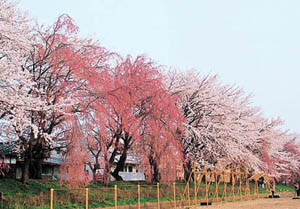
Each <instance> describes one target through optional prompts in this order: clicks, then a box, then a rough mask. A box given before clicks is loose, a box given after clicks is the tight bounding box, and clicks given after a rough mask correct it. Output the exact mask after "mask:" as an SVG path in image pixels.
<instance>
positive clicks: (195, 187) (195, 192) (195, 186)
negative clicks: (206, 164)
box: [193, 162, 197, 205]
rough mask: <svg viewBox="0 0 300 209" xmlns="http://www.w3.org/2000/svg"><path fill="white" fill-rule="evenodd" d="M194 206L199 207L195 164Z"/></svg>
mask: <svg viewBox="0 0 300 209" xmlns="http://www.w3.org/2000/svg"><path fill="white" fill-rule="evenodd" d="M193 171H194V204H195V205H197V175H196V166H195V162H194V168H193Z"/></svg>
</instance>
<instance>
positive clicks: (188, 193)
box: [187, 182, 191, 207]
mask: <svg viewBox="0 0 300 209" xmlns="http://www.w3.org/2000/svg"><path fill="white" fill-rule="evenodd" d="M187 195H188V203H189V207H191V198H190V182H188V184H187Z"/></svg>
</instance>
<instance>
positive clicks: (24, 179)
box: [21, 156, 30, 184]
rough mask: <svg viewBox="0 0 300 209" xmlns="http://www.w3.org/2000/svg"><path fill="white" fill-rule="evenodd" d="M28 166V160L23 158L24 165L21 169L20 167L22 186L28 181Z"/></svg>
mask: <svg viewBox="0 0 300 209" xmlns="http://www.w3.org/2000/svg"><path fill="white" fill-rule="evenodd" d="M29 165H30V160H29V158H28V157H27V156H26V157H24V164H23V167H22V178H21V182H22V183H23V184H27V183H28V179H29Z"/></svg>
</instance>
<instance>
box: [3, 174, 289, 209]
mask: <svg viewBox="0 0 300 209" xmlns="http://www.w3.org/2000/svg"><path fill="white" fill-rule="evenodd" d="M114 185H115V183H110V184H108V185H103V184H100V183H92V184H90V185H89V186H88V187H89V188H90V192H89V193H90V203H92V202H94V201H92V199H93V196H94V197H95V199H97V203H96V202H94V203H92V204H91V206H92V205H94V206H95V207H96V206H98V207H101V206H111V205H113V192H114V190H113V188H114ZM117 185H118V188H120V189H121V188H122V190H123V191H124V192H125V190H126V191H129V193H132V195H133V193H134V192H135V190H137V183H131V182H130V183H129V182H117ZM178 186H179V187H182V188H181V189H184V185H181V186H180V185H178ZM150 187H151V189H150ZM155 187H156V186H155V185H153V186H151V185H147V186H145V192H146V193H151V191H150V190H152V193H153V195H151V198H150V196H149V198H146V199H145V200H144V199H143V198H142V199H141V202H144V201H147V202H152V201H155V196H156V195H155V190H156V189H155ZM192 187H193V186H192V184H191V188H192ZM211 187H214V185H211ZM50 188H54V189H56V190H57V191H56V192H57V193H56V195H59V194H62V195H66V194H68V193H69V194H70V195H69V196H72V195H74V194H75V192H74V193H72V191H70V190H68V188H67V187H66V186H65V185H60V184H59V182H57V181H45V180H29V183H28V184H27V185H24V184H22V183H21V182H19V181H17V180H14V179H0V192H3V193H4V196H5V197H6V198H7V199H9V200H10V201H11V202H13V203H14V204H15V205H18V207H19V205H20V206H21V207H19V208H48V205H49V204H48V203H49V191H50ZM141 188H142V187H141ZM161 189H163V185H162V188H161ZM178 189H179V188H178ZM220 189H221V188H220ZM100 190H102V191H104V190H106V192H102V193H106V195H105V196H103V197H102V198H103V199H102V200H103V201H102V202H101V200H100V201H98V200H99V199H101V198H99V196H100V195H101V194H102V193H101V194H100V193H99V191H100ZM168 190H169V189H168ZM293 190H294V189H293V187H292V186H285V185H276V192H280V191H290V192H293ZM97 191H98V192H97ZM260 192H262V193H265V192H267V191H266V190H263V189H261V190H260ZM126 193H127V192H126ZM38 196H40V199H42V198H43V201H44V203H43V204H42V205H45V206H44V207H37V205H35V206H32V207H28V206H26V205H27V204H28V203H26V205H25V203H24V202H25V201H24V200H28V198H30V197H32V198H35V197H38ZM81 196H83V199H82V200H81V203H80V204H79V203H77V205H76V204H75V203H74V204H73V205H70V204H71V203H70V204H68V205H65V206H61V207H55V208H70V207H72V208H77V206H78V208H81V207H82V206H83V204H82V202H84V194H80V197H81ZM133 196H135V195H133ZM152 196H153V198H152ZM65 197H68V196H67V195H66V196H65ZM75 197H76V196H75ZM128 198H129V199H127V197H124V199H123V200H122V199H119V201H118V203H119V204H130V203H132V204H134V203H135V200H133V199H132V198H131V197H128ZM150 199H152V201H151V200H150ZM161 199H162V200H163V199H169V198H163V197H162V198H161ZM57 201H58V199H57ZM62 201H65V202H66V203H67V202H69V201H70V200H69V199H65V200H64V199H63V200H62ZM33 202H34V203H35V202H38V200H36V199H34V200H33ZM22 204H23V207H22ZM37 204H38V203H37ZM57 206H58V204H57ZM12 208H13V207H12Z"/></svg>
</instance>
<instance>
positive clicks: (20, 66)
mask: <svg viewBox="0 0 300 209" xmlns="http://www.w3.org/2000/svg"><path fill="white" fill-rule="evenodd" d="M0 40H1V42H0V44H1V48H0V69H1V74H0V85H1V88H0V126H1V138H0V140H1V141H2V143H10V144H14V145H15V148H14V149H15V150H14V151H15V152H17V153H19V155H20V156H21V158H22V159H24V164H23V168H22V169H23V171H22V182H23V183H26V182H27V181H28V178H29V177H32V178H41V175H42V162H43V160H44V159H46V158H47V157H49V154H50V153H51V152H53V151H60V152H63V159H64V162H63V165H62V168H61V171H62V172H63V173H64V176H65V180H67V181H69V182H70V183H71V184H72V183H74V184H75V183H76V182H80V181H81V182H82V181H83V182H88V181H89V179H88V178H87V176H86V173H85V171H84V166H89V167H90V169H91V170H92V172H93V175H94V177H95V175H96V171H97V169H99V168H100V167H104V176H105V178H104V179H105V181H108V175H109V174H110V175H112V176H113V177H114V178H115V179H117V180H122V177H121V176H120V175H119V172H120V171H122V170H123V168H124V166H125V162H126V159H127V157H128V153H129V152H131V153H134V155H135V156H137V159H138V160H139V163H140V165H141V166H142V168H143V171H144V173H145V176H146V180H147V181H156V182H158V181H169V180H174V179H175V178H176V169H177V168H178V166H182V167H183V168H184V171H185V175H186V176H188V175H189V173H190V172H191V169H192V164H193V163H194V162H197V164H198V165H199V166H209V167H218V166H224V165H225V164H226V165H228V164H230V165H235V166H239V167H240V168H242V169H247V170H249V171H253V172H258V171H260V172H266V173H268V174H269V175H271V176H274V177H276V178H278V179H279V178H281V177H287V178H294V177H296V176H299V174H300V173H299V171H300V151H299V146H300V144H299V136H298V134H295V133H290V132H288V131H284V130H283V129H282V128H281V125H282V124H283V123H284V121H282V120H281V119H280V118H275V119H268V118H265V117H264V116H263V115H262V112H261V110H260V109H259V108H257V107H253V106H252V105H251V98H252V95H251V94H246V93H245V92H244V91H243V89H241V88H240V87H238V86H234V85H226V84H222V83H221V82H220V81H219V79H218V76H217V75H210V74H209V75H203V74H200V73H198V72H196V71H176V70H173V69H171V68H167V67H164V66H161V65H159V63H156V62H154V61H153V60H151V59H150V58H148V57H146V56H142V55H141V56H138V57H132V56H130V55H128V56H126V57H122V56H121V55H119V54H118V53H117V52H111V51H109V50H107V49H106V48H105V47H103V46H102V45H101V44H100V43H99V42H98V41H97V40H93V39H91V38H82V37H80V36H79V28H78V26H77V25H76V24H75V23H74V22H73V20H72V18H71V17H69V16H68V15H62V16H60V17H58V19H57V21H55V22H54V24H53V25H50V26H43V25H39V24H33V22H32V21H31V20H30V19H29V18H28V17H27V16H26V15H25V13H23V12H22V11H20V10H18V8H17V5H16V4H15V3H12V2H10V1H8V0H4V1H1V2H0ZM114 163H116V166H115V168H114V169H113V170H112V167H113V164H114ZM2 166H3V165H2Z"/></svg>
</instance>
